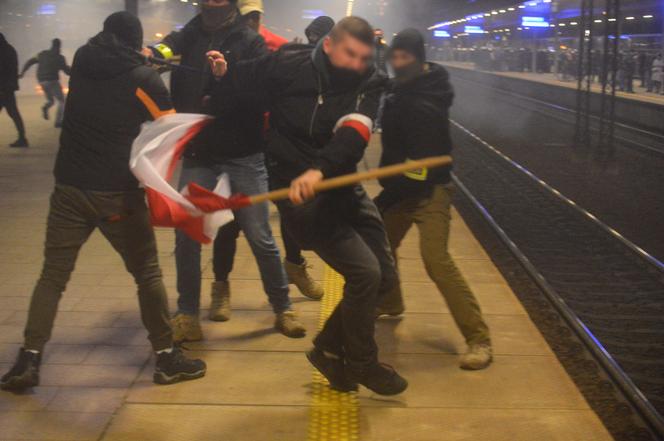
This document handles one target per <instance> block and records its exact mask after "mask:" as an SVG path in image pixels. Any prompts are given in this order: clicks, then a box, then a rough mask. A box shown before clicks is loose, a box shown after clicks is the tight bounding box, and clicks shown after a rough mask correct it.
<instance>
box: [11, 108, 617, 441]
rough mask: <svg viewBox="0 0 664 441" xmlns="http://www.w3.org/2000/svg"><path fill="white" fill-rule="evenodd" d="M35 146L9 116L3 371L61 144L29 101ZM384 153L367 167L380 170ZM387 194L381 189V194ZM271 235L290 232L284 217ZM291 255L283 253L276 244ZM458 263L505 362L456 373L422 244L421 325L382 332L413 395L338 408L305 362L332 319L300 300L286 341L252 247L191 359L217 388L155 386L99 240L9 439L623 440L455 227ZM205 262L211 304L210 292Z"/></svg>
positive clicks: (117, 272)
mask: <svg viewBox="0 0 664 441" xmlns="http://www.w3.org/2000/svg"><path fill="white" fill-rule="evenodd" d="M20 105H21V110H22V111H23V114H24V117H25V119H26V121H27V126H28V130H29V133H28V135H29V139H30V142H31V143H32V147H31V148H30V149H28V150H10V149H8V148H5V145H6V144H7V143H9V142H11V141H13V136H14V133H13V128H12V126H11V123H10V121H9V119H8V118H6V117H5V116H0V145H1V146H2V147H1V148H0V185H1V188H2V196H0V231H2V235H0V249H1V250H2V252H1V253H0V370H1V371H2V372H3V373H4V372H5V371H6V370H7V369H8V368H9V367H10V366H11V363H12V362H13V360H14V357H15V355H16V352H17V350H18V348H19V347H20V345H21V341H22V327H23V325H24V322H25V317H26V311H27V308H28V302H29V298H30V297H29V296H30V293H31V290H32V287H33V284H34V283H35V281H36V278H37V276H38V274H39V271H40V265H41V259H42V258H41V254H42V242H43V237H44V226H45V219H46V213H47V208H48V198H49V193H50V191H51V189H52V185H53V179H52V176H51V169H52V166H53V160H54V155H55V153H56V149H57V139H58V132H57V131H56V130H55V129H53V128H52V127H51V126H50V124H49V123H47V122H46V121H43V120H41V119H40V117H39V99H38V98H37V97H20ZM377 154H378V145H377V142H375V143H374V144H373V145H372V148H371V150H370V151H369V154H368V155H367V158H368V163H369V164H373V165H375V164H376V162H377ZM368 187H369V189H370V191H371V192H376V191H377V187H376V185H375V184H371V185H369V186H368ZM273 221H274V231H275V233H278V232H279V229H278V228H277V225H278V224H277V222H278V218H277V216H276V213H274V212H273ZM158 238H159V250H160V259H161V264H162V267H163V270H164V275H165V280H166V283H167V286H168V289H169V296H170V301H171V305H172V306H173V303H174V301H175V298H176V290H175V268H174V258H173V243H174V238H173V232H172V231H168V230H160V231H158ZM278 241H279V243H280V244H281V242H280V239H278ZM451 249H452V253H453V254H454V256H455V257H456V259H457V262H458V264H459V266H460V268H461V270H462V272H463V273H464V275H465V276H466V277H467V278H468V280H469V282H470V284H471V286H472V288H473V289H474V291H475V292H476V294H477V296H478V298H479V301H480V303H481V305H482V307H483V310H484V313H485V314H486V317H487V321H488V323H489V325H490V326H491V329H492V331H493V338H494V343H495V363H494V364H493V365H492V366H491V367H490V368H489V369H487V370H485V371H480V372H466V371H462V370H460V369H459V368H458V356H459V353H461V352H463V351H464V350H465V347H464V343H463V340H462V338H461V336H460V334H459V332H458V330H457V329H456V328H455V326H454V324H453V321H452V319H451V316H450V314H449V311H448V310H447V308H446V306H445V304H444V302H443V300H442V297H441V296H440V294H439V293H438V292H437V290H436V289H435V286H434V285H433V284H432V283H431V282H430V281H429V280H428V278H427V277H426V274H425V272H424V270H423V267H422V263H421V261H420V258H419V254H418V248H417V233H416V232H415V231H413V232H411V233H410V235H409V236H408V237H407V239H406V241H405V242H404V246H403V248H402V250H401V254H400V257H401V274H402V278H403V285H404V290H405V294H406V301H407V307H408V311H407V313H406V314H405V316H404V317H403V318H402V319H394V320H392V319H384V320H380V321H379V323H378V324H377V339H378V341H379V344H380V348H381V354H382V358H383V359H384V361H385V362H388V363H391V364H393V365H394V366H395V368H396V369H397V370H398V371H399V372H401V373H402V374H403V375H404V376H405V377H406V378H407V379H408V380H409V381H410V388H409V389H408V390H407V391H406V393H404V394H403V395H401V396H397V397H392V398H383V397H379V396H376V395H373V394H371V393H369V392H368V391H367V390H366V389H364V390H361V391H360V392H359V393H358V394H357V395H355V394H336V395H334V394H332V393H331V392H329V391H328V390H327V388H326V387H325V386H323V385H322V384H321V382H320V377H319V376H317V375H314V373H313V371H312V368H311V366H310V365H309V364H308V362H307V361H306V359H305V357H304V351H305V350H306V349H308V348H309V346H310V338H311V337H312V336H313V335H315V332H316V329H317V326H318V324H319V317H320V314H321V311H320V310H321V308H322V310H323V312H324V311H325V310H329V308H330V305H329V304H328V303H325V301H324V302H323V303H318V302H311V301H308V300H306V299H305V298H304V297H302V296H301V295H300V294H299V293H298V292H296V291H294V292H293V293H292V297H293V299H294V302H295V304H296V307H297V309H298V311H299V312H300V314H301V318H302V321H303V322H304V323H305V324H306V326H307V328H308V332H309V335H308V338H307V339H301V340H289V339H287V338H285V337H282V336H280V335H278V334H276V333H275V332H274V331H273V329H272V324H273V323H272V320H273V316H272V313H271V312H270V309H269V307H268V303H267V300H266V297H265V295H264V294H263V293H262V288H261V283H260V280H259V275H258V271H257V269H256V265H255V263H254V261H253V257H252V256H251V254H250V252H249V249H248V247H247V245H246V242H245V241H244V240H243V239H241V240H240V247H239V252H238V256H237V260H236V269H235V271H234V273H233V281H232V283H233V306H234V315H233V318H232V320H231V321H230V322H227V323H222V324H219V323H214V324H213V323H211V322H209V321H207V320H203V327H204V332H205V335H206V337H207V338H206V340H204V341H203V342H200V343H196V344H192V345H190V346H189V347H190V349H191V350H192V354H193V355H196V356H200V357H201V358H203V359H204V360H205V361H206V362H207V363H208V367H209V370H208V374H207V376H206V377H205V378H204V379H201V380H198V381H192V382H188V383H183V384H178V385H173V386H166V387H160V386H156V385H154V384H152V382H151V374H152V367H153V362H154V360H153V357H152V356H151V354H150V348H149V346H148V342H147V340H146V332H145V331H144V330H143V328H142V327H141V324H140V319H139V315H138V303H137V301H136V299H135V293H134V288H133V284H132V280H131V278H130V277H129V276H128V275H127V274H126V273H125V272H124V268H123V266H122V263H121V261H120V259H119V258H118V257H117V256H116V255H115V254H114V252H113V250H112V249H111V247H110V246H109V245H108V244H107V243H105V242H104V240H103V239H102V238H101V236H100V235H99V234H95V235H94V236H93V237H92V238H91V240H90V242H89V243H88V244H87V245H86V246H85V247H84V249H83V251H82V253H81V256H80V258H79V261H78V265H77V269H76V272H75V274H74V276H73V278H72V281H71V283H70V285H69V287H68V289H67V292H66V293H65V294H64V297H63V299H62V301H61V303H60V313H59V315H58V318H57V322H56V328H55V332H54V335H53V341H52V342H51V344H50V345H49V346H48V349H47V351H46V353H45V359H44V366H43V369H42V385H41V386H40V387H38V388H36V389H35V390H34V391H31V392H29V393H25V394H21V395H14V394H9V393H0V440H2V441H17V440H41V441H46V440H49V441H56V440H59V441H64V440H69V441H72V440H81V441H82V440H105V441H133V440H136V441H152V440H154V441H176V440H178V441H179V440H183V441H184V440H187V441H206V440H210V441H212V440H215V441H217V440H220V439H223V440H226V441H235V440H237V441H277V440H283V441H299V440H311V441H315V440H362V441H370V440H380V441H397V440H403V441H406V440H407V441H433V440H446V441H457V440H459V441H461V440H488V441H503V440H504V441H520V440H524V441H526V440H528V441H530V440H533V439H537V440H538V441H606V440H610V439H611V437H610V435H609V434H608V433H607V431H606V430H605V428H604V427H603V426H602V424H601V422H600V421H599V419H598V418H597V416H596V415H595V414H594V413H593V411H592V410H591V409H590V408H589V406H588V404H587V403H586V401H585V400H584V398H583V397H582V396H581V394H580V393H579V392H578V390H577V389H576V387H575V386H574V384H573V382H572V381H571V380H570V378H569V377H568V376H567V374H566V373H565V371H564V370H563V368H562V367H561V365H560V364H559V363H558V361H557V360H556V357H555V356H554V354H553V353H552V352H551V350H550V349H549V347H548V346H547V345H546V343H545V341H544V339H543V338H542V336H541V335H540V334H539V332H538V331H537V329H536V327H535V326H534V324H533V323H532V322H531V321H530V319H529V317H528V315H527V314H526V312H525V311H524V309H523V308H522V306H521V305H520V304H519V302H518V301H517V299H516V297H515V296H514V294H513V293H512V292H511V290H510V288H509V287H508V285H507V283H506V282H505V280H504V279H503V277H502V276H501V274H500V273H499V272H498V270H497V269H496V268H495V267H494V266H493V264H492V263H491V260H490V259H489V257H488V256H487V254H486V253H485V252H484V250H483V249H482V247H481V246H480V245H479V244H478V243H477V241H476V240H475V238H474V237H473V236H472V234H471V233H470V231H469V230H468V228H467V227H466V225H465V224H464V223H463V221H462V220H461V219H460V217H459V216H458V215H457V214H456V213H454V218H453V226H452V240H451ZM307 256H308V258H309V261H310V263H312V264H313V267H314V268H313V272H314V274H315V276H316V277H317V278H318V279H319V280H322V281H325V286H326V289H328V293H329V295H330V296H333V295H336V296H337V297H338V295H339V292H340V288H341V281H340V279H339V278H338V277H335V276H334V275H333V274H331V271H327V270H325V268H324V265H323V263H322V262H321V261H320V260H319V259H318V258H316V257H315V256H313V255H311V254H310V253H308V254H307ZM210 258H211V255H210V249H209V248H206V249H205V251H204V260H203V265H204V267H205V271H204V278H205V280H204V289H205V291H204V294H203V296H204V297H203V304H204V305H207V303H208V293H207V289H208V286H209V283H210V282H211V280H212V272H211V267H210V266H211V264H210Z"/></svg>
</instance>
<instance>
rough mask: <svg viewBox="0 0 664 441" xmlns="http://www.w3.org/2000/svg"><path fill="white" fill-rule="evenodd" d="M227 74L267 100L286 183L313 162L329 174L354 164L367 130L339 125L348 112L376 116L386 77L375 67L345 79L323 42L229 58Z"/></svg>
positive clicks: (276, 173) (271, 163)
mask: <svg viewBox="0 0 664 441" xmlns="http://www.w3.org/2000/svg"><path fill="white" fill-rule="evenodd" d="M228 77H229V79H230V80H231V81H232V84H233V86H234V88H235V89H236V90H237V91H238V93H240V94H250V95H252V98H253V99H257V100H261V101H262V102H265V103H266V105H267V107H268V110H269V111H270V131H269V133H268V137H267V139H268V140H267V153H268V169H269V172H270V178H271V181H272V185H273V186H277V187H282V186H287V185H289V184H290V182H291V181H292V180H293V179H294V178H296V177H297V176H299V175H300V174H302V173H303V172H304V171H306V170H307V169H310V168H318V169H320V170H321V171H322V172H323V174H324V176H325V177H327V178H329V177H332V176H337V175H341V174H346V173H352V172H354V171H355V170H356V165H357V163H358V162H359V161H360V160H361V159H362V156H363V154H364V149H365V148H366V146H367V142H368V137H369V133H361V132H359V131H357V130H355V129H354V128H352V127H349V126H341V127H339V128H337V129H336V130H335V127H336V126H337V124H338V123H339V121H340V120H341V119H342V118H343V117H344V116H347V115H349V114H359V115H363V116H362V117H361V118H364V119H366V120H368V121H370V120H373V118H374V117H375V115H376V112H377V109H378V101H379V98H380V95H381V93H382V90H383V86H384V78H383V77H380V76H378V75H376V74H375V72H374V70H373V69H370V70H369V71H368V72H367V73H366V74H365V75H362V76H358V77H357V78H351V79H347V80H344V81H341V80H340V78H341V77H340V75H338V73H336V72H335V71H334V68H332V67H331V66H330V63H329V60H328V59H327V56H326V55H325V53H324V52H323V50H322V45H318V46H317V47H316V48H312V47H310V46H305V45H302V46H297V45H289V46H287V47H285V48H283V49H282V50H280V51H278V52H276V53H273V54H269V55H266V56H263V57H261V58H259V59H256V60H251V61H246V62H241V63H237V64H230V65H229V73H228ZM369 125H371V123H370V122H369ZM369 130H370V128H369Z"/></svg>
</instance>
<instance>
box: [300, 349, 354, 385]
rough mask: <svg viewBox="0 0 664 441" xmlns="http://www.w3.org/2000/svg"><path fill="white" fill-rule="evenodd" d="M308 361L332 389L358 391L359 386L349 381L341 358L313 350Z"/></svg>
mask: <svg viewBox="0 0 664 441" xmlns="http://www.w3.org/2000/svg"><path fill="white" fill-rule="evenodd" d="M307 360H309V363H311V364H312V365H313V366H314V367H315V368H316V369H317V370H318V372H320V373H321V374H322V375H323V376H324V377H325V378H326V379H327V381H328V382H329V383H330V388H332V389H334V390H337V391H339V392H353V391H357V384H355V383H353V382H352V381H350V380H349V379H348V376H347V375H346V368H345V366H344V361H343V359H342V358H341V357H335V356H332V355H331V354H330V355H327V354H326V353H325V352H324V351H323V350H322V349H318V348H313V349H312V350H311V351H309V352H307Z"/></svg>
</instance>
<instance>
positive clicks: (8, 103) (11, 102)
mask: <svg viewBox="0 0 664 441" xmlns="http://www.w3.org/2000/svg"><path fill="white" fill-rule="evenodd" d="M2 109H6V110H7V114H8V115H9V117H10V118H11V119H12V121H14V125H15V126H16V131H17V132H18V137H19V138H25V126H24V125H23V118H21V112H19V111H18V105H17V104H16V93H15V92H9V91H4V92H3V91H0V112H2Z"/></svg>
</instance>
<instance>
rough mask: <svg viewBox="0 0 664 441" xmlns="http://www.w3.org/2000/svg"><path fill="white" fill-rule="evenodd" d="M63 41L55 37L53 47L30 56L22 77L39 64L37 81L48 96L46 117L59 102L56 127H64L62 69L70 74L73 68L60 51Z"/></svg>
mask: <svg viewBox="0 0 664 441" xmlns="http://www.w3.org/2000/svg"><path fill="white" fill-rule="evenodd" d="M61 49H62V42H61V41H60V39H59V38H54V39H53V41H52V42H51V48H50V49H48V50H45V51H41V52H40V53H39V54H38V55H37V56H36V57H32V58H30V59H29V60H28V61H27V62H26V63H25V66H23V70H22V71H21V75H20V77H21V78H23V75H25V73H26V72H27V71H28V69H30V68H31V67H32V66H34V65H35V64H36V65H37V81H39V85H40V86H41V88H42V90H43V91H44V95H45V96H46V104H44V106H43V107H42V114H43V116H44V119H48V111H49V109H50V108H51V107H53V104H54V103H55V101H57V102H58V111H57V114H56V117H55V127H56V128H60V127H62V118H63V112H64V106H65V95H64V93H63V92H62V85H60V71H63V72H64V73H65V74H67V75H69V74H70V73H71V68H70V67H69V65H68V64H67V60H66V59H65V57H64V55H62V54H61V53H60V51H61Z"/></svg>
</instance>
